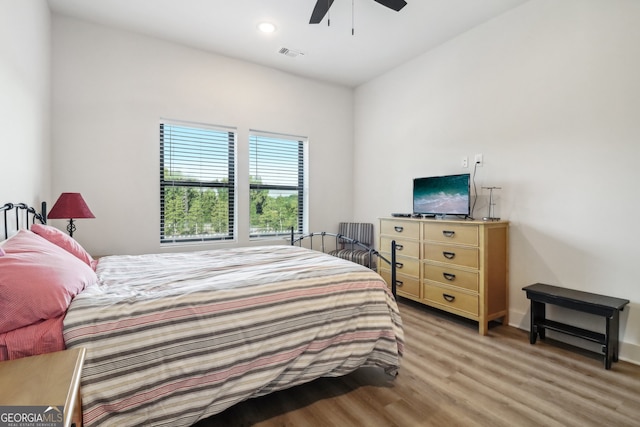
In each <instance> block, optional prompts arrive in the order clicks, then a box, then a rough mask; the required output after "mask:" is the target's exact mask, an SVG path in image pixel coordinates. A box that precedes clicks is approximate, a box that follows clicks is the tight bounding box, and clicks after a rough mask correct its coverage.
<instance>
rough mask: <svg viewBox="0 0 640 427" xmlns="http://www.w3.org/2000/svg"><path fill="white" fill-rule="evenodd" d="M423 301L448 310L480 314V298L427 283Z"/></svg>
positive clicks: (424, 287) (424, 288)
mask: <svg viewBox="0 0 640 427" xmlns="http://www.w3.org/2000/svg"><path fill="white" fill-rule="evenodd" d="M423 292H424V294H423V297H422V298H423V299H425V300H427V301H429V302H430V303H432V304H434V305H436V306H441V307H442V308H444V309H445V310H446V309H455V310H458V311H462V312H465V313H468V314H471V315H474V316H477V315H478V313H479V309H478V296H477V295H471V294H468V293H465V292H461V291H456V290H453V289H449V288H445V287H440V286H437V285H433V284H429V283H425V284H424V285H423Z"/></svg>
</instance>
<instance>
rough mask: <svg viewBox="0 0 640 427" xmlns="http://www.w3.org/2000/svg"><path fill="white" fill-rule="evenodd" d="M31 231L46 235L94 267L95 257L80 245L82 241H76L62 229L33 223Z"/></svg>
mask: <svg viewBox="0 0 640 427" xmlns="http://www.w3.org/2000/svg"><path fill="white" fill-rule="evenodd" d="M31 231H33V232H34V233H36V234H37V235H39V236H41V237H44V238H45V239H47V240H48V241H50V242H51V243H53V244H55V245H58V246H60V247H61V248H62V249H64V250H66V251H67V252H69V253H70V254H72V255H74V256H76V257H77V258H78V259H79V260H80V261H82V262H84V263H85V264H87V265H88V266H89V267H91V268H93V264H94V262H93V258H92V257H91V255H89V253H88V252H87V251H85V250H84V248H83V247H82V246H80V243H78V242H76V241H75V239H74V238H73V237H71V236H69V235H67V234H64V233H63V232H62V231H60V230H58V229H57V228H55V227H51V226H49V225H42V224H33V225H32V226H31Z"/></svg>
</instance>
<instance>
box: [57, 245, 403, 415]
mask: <svg viewBox="0 0 640 427" xmlns="http://www.w3.org/2000/svg"><path fill="white" fill-rule="evenodd" d="M97 273H98V277H99V282H98V284H97V285H96V286H93V287H91V288H88V289H85V290H84V291H83V292H82V293H80V294H79V295H78V296H77V297H76V298H75V299H74V300H73V302H72V303H71V306H70V307H69V310H68V313H67V315H66V318H65V320H64V339H65V343H66V345H67V347H68V348H72V347H85V348H86V349H87V356H86V360H85V364H84V368H83V372H82V383H81V392H82V407H83V418H84V425H85V426H94V425H109V426H119V427H122V426H141V425H145V426H150V425H154V426H172V427H174V426H189V425H192V424H193V423H195V422H196V421H198V420H199V419H201V418H206V417H207V416H210V415H213V414H215V413H218V412H221V411H223V410H224V409H226V408H228V407H230V406H232V405H234V404H235V403H237V402H240V401H243V400H246V399H249V398H252V397H256V396H261V395H265V394H268V393H271V392H273V391H276V390H281V389H284V388H288V387H292V386H294V385H297V384H302V383H306V382H309V381H312V380H314V379H316V378H319V377H325V376H341V375H345V374H347V373H349V372H351V371H353V370H355V369H356V368H358V367H360V366H378V367H381V368H383V369H385V370H387V371H388V372H389V373H391V374H394V373H395V372H396V371H397V369H398V367H399V364H400V359H401V356H402V351H403V331H402V323H401V319H400V315H399V313H398V308H397V306H396V303H395V301H394V300H393V297H392V296H391V295H390V293H389V291H388V290H387V286H386V285H385V283H384V281H383V280H382V279H381V278H380V276H378V275H377V274H376V273H375V272H373V271H371V270H369V269H367V268H365V267H362V266H359V265H357V264H354V263H351V262H348V261H344V260H341V259H338V258H335V257H332V256H329V255H326V254H322V253H320V252H316V251H311V250H308V249H304V248H300V247H295V246H262V247H250V248H237V249H225V250H213V251H201V252H189V253H172V254H157V255H140V256H110V257H105V258H102V259H100V262H99V264H98V268H97Z"/></svg>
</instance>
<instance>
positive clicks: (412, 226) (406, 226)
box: [380, 219, 420, 240]
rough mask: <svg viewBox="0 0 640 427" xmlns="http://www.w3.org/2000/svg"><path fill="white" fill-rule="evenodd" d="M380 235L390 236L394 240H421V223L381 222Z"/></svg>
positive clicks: (390, 220) (409, 221) (408, 221)
mask: <svg viewBox="0 0 640 427" xmlns="http://www.w3.org/2000/svg"><path fill="white" fill-rule="evenodd" d="M380 234H384V235H387V236H390V237H391V238H392V239H395V240H398V239H399V238H404V239H415V240H419V239H420V223H419V222H417V221H415V222H414V221H411V220H407V221H399V220H392V219H389V220H383V221H380Z"/></svg>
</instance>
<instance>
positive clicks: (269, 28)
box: [258, 22, 276, 33]
mask: <svg viewBox="0 0 640 427" xmlns="http://www.w3.org/2000/svg"><path fill="white" fill-rule="evenodd" d="M258 29H259V30H260V31H261V32H263V33H275V31H276V26H275V25H274V24H272V23H271V22H261V23H259V24H258Z"/></svg>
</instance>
